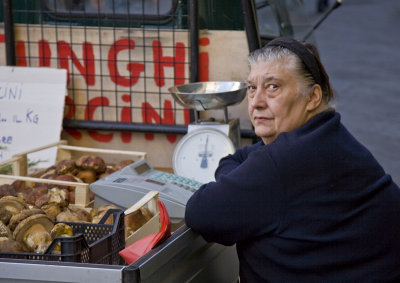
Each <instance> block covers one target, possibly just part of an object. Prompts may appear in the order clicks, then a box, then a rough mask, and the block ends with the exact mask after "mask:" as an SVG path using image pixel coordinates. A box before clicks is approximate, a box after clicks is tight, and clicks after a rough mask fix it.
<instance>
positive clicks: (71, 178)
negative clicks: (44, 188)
mask: <svg viewBox="0 0 400 283" xmlns="http://www.w3.org/2000/svg"><path fill="white" fill-rule="evenodd" d="M55 180H57V181H66V182H75V183H76V182H78V183H83V181H82V180H81V179H79V178H77V177H75V176H72V175H67V174H64V175H60V176H57V177H56V178H55ZM53 187H57V188H60V189H68V190H69V191H73V190H75V187H73V186H63V185H53Z"/></svg>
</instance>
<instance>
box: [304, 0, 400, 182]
mask: <svg viewBox="0 0 400 283" xmlns="http://www.w3.org/2000/svg"><path fill="white" fill-rule="evenodd" d="M317 2H318V1H317V0H303V5H305V8H306V10H307V12H308V14H309V16H310V19H311V21H312V22H317V20H318V18H320V16H321V14H319V13H318V12H317ZM333 3H334V0H330V1H329V4H330V5H332V4H333ZM315 37H316V42H317V46H318V49H319V52H320V55H321V60H322V62H323V63H324V65H325V67H326V69H327V72H328V74H329V75H330V79H331V83H332V85H333V87H334V89H335V90H336V94H337V98H336V102H335V106H336V109H337V111H338V112H339V113H341V115H342V122H343V124H344V125H345V126H346V127H347V128H348V129H349V130H350V131H351V132H352V133H353V135H354V136H355V137H356V138H357V139H358V140H359V141H360V142H361V143H363V144H364V145H365V146H366V147H367V148H369V150H370V151H371V152H372V154H373V155H374V156H375V158H376V159H377V160H378V161H379V162H380V163H381V165H382V166H383V167H384V168H385V170H386V172H387V173H389V174H390V175H392V177H393V179H394V180H395V181H396V182H397V184H399V185H400V1H399V0H343V1H342V5H341V6H340V7H339V8H337V9H336V10H334V11H333V12H332V13H331V14H330V15H329V16H328V18H327V19H326V20H325V21H324V22H323V23H322V24H321V25H320V26H319V27H318V28H317V30H316V31H315Z"/></svg>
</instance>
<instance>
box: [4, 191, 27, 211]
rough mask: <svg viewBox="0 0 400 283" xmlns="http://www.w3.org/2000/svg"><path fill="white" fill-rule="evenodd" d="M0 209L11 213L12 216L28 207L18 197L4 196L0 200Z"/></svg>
mask: <svg viewBox="0 0 400 283" xmlns="http://www.w3.org/2000/svg"><path fill="white" fill-rule="evenodd" d="M0 207H3V208H5V209H7V210H8V211H10V212H11V214H12V215H14V214H17V213H19V212H20V211H21V210H23V209H25V208H28V206H27V205H26V204H25V203H24V202H23V201H22V200H21V199H20V198H18V197H13V196H5V197H2V198H1V199H0Z"/></svg>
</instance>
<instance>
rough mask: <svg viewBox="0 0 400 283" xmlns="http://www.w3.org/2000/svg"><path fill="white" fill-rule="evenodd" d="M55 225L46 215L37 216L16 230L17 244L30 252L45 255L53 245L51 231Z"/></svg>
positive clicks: (27, 219)
mask: <svg viewBox="0 0 400 283" xmlns="http://www.w3.org/2000/svg"><path fill="white" fill-rule="evenodd" d="M53 227H54V223H53V221H51V219H50V218H49V217H48V216H47V215H45V214H35V215H32V216H29V217H28V218H26V219H24V220H23V221H21V222H20V223H19V224H18V225H17V227H16V228H15V230H14V233H13V236H14V239H15V240H16V241H17V242H20V243H22V244H23V246H24V247H25V248H26V249H28V250H29V251H33V252H35V253H44V252H45V251H46V250H47V248H48V247H49V245H50V244H51V236H50V231H51V229H53Z"/></svg>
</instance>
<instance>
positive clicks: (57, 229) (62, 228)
mask: <svg viewBox="0 0 400 283" xmlns="http://www.w3.org/2000/svg"><path fill="white" fill-rule="evenodd" d="M73 235H74V232H73V229H72V227H71V226H70V225H68V224H66V223H57V224H56V225H54V227H53V229H51V231H50V237H51V239H52V240H54V239H55V238H57V237H71V236H73ZM60 252H61V245H60V243H58V244H57V245H56V246H55V248H54V249H53V253H60Z"/></svg>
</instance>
